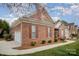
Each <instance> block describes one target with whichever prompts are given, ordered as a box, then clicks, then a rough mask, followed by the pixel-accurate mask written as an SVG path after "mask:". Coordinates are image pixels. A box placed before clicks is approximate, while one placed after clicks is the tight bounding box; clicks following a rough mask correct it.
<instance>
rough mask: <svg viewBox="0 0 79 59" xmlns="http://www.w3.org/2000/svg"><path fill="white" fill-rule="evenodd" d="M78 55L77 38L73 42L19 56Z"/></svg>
mask: <svg viewBox="0 0 79 59" xmlns="http://www.w3.org/2000/svg"><path fill="white" fill-rule="evenodd" d="M78 55H79V40H77V41H76V42H74V43H71V44H68V45H64V46H60V47H56V48H52V49H48V50H44V51H40V52H36V53H32V54H24V55H19V56H78Z"/></svg>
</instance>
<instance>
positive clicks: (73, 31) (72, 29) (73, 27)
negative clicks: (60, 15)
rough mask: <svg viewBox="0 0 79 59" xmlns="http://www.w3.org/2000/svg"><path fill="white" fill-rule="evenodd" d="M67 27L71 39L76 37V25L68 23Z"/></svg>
mask: <svg viewBox="0 0 79 59" xmlns="http://www.w3.org/2000/svg"><path fill="white" fill-rule="evenodd" d="M68 27H69V32H70V35H71V37H73V35H77V31H78V27H77V25H74V23H69V24H68Z"/></svg>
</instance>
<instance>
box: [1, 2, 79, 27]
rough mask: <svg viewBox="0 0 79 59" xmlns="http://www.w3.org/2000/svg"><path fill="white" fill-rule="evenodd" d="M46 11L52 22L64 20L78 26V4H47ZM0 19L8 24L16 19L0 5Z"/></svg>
mask: <svg viewBox="0 0 79 59" xmlns="http://www.w3.org/2000/svg"><path fill="white" fill-rule="evenodd" d="M46 6H47V7H46V10H47V12H48V14H49V15H50V16H51V18H52V19H53V20H54V21H57V20H65V21H67V22H68V23H71V22H74V23H75V24H76V25H78V26H79V4H73V3H47V4H46ZM0 19H5V20H6V21H8V22H9V23H10V24H11V23H12V22H13V21H14V20H16V19H17V17H15V16H14V14H11V13H10V10H9V9H8V8H7V7H6V6H3V5H0Z"/></svg>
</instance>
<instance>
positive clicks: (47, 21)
mask: <svg viewBox="0 0 79 59" xmlns="http://www.w3.org/2000/svg"><path fill="white" fill-rule="evenodd" d="M38 8H39V7H38ZM43 16H44V17H43ZM23 21H24V22H30V23H35V24H36V23H38V24H44V25H51V26H52V25H53V24H54V23H53V20H52V19H51V17H50V16H49V15H48V13H47V11H46V10H45V8H44V7H42V6H41V8H40V9H39V10H38V9H37V12H36V13H34V14H33V15H31V16H29V17H26V16H24V17H20V18H19V19H18V20H16V21H15V22H14V23H13V25H16V24H17V23H21V22H23Z"/></svg>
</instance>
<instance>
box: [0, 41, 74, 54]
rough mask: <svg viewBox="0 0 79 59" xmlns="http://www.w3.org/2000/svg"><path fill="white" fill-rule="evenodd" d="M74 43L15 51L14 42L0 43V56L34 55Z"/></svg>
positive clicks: (68, 42)
mask: <svg viewBox="0 0 79 59" xmlns="http://www.w3.org/2000/svg"><path fill="white" fill-rule="evenodd" d="M73 42H75V41H67V42H63V43H57V44H52V45H46V46H41V47H36V48H32V49H26V50H16V49H12V48H13V47H17V46H18V45H17V44H15V42H14V41H11V42H7V41H0V54H5V55H21V54H30V53H35V52H38V51H42V50H46V49H50V48H54V47H58V46H62V45H66V44H70V43H73Z"/></svg>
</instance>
